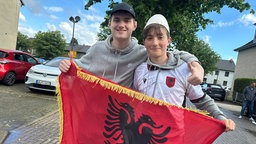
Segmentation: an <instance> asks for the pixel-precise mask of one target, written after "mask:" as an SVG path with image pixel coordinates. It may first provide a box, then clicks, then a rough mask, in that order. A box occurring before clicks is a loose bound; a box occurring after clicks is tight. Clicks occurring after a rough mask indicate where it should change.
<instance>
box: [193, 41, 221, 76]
mask: <svg viewBox="0 0 256 144" xmlns="http://www.w3.org/2000/svg"><path fill="white" fill-rule="evenodd" d="M191 50H192V51H191V53H193V54H196V56H197V58H198V59H199V61H200V62H201V64H202V67H203V68H204V72H205V74H207V73H210V72H213V71H215V70H216V63H217V62H218V61H219V60H220V58H221V57H220V55H219V54H216V53H215V52H214V51H213V50H212V49H211V47H210V46H209V44H207V43H205V42H204V41H203V40H200V39H196V40H195V41H194V45H193V47H191Z"/></svg>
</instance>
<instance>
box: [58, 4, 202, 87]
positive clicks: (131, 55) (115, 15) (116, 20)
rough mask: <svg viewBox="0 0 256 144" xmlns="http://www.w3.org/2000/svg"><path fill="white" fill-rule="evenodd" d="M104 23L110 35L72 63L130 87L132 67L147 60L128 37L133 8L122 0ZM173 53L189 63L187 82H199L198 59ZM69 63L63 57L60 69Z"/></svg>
mask: <svg viewBox="0 0 256 144" xmlns="http://www.w3.org/2000/svg"><path fill="white" fill-rule="evenodd" d="M108 25H109V28H110V30H111V35H109V36H108V37H107V39H106V40H104V41H99V42H97V43H95V44H94V45H92V46H91V47H90V49H89V50H88V51H87V53H86V55H84V56H82V57H81V58H80V59H79V60H78V61H75V63H76V64H77V65H78V66H79V67H81V68H83V69H85V70H87V71H89V72H91V73H93V74H94V75H97V76H100V77H103V78H106V79H109V80H111V81H113V82H116V83H118V84H120V85H122V86H126V87H132V83H133V75H134V70H135V69H136V67H137V66H138V65H139V64H141V63H142V62H144V61H146V59H147V53H146V49H145V48H144V46H143V45H140V44H138V40H137V39H136V38H135V37H132V36H131V35H132V32H133V31H134V30H135V29H136V28H137V21H136V20H135V12H134V10H133V8H132V7H131V6H130V5H128V4H127V3H124V2H123V3H119V4H117V5H115V6H114V8H113V9H112V12H111V17H110V20H109V24H108ZM175 52H176V53H177V54H179V55H180V57H181V58H182V59H183V60H184V61H186V62H193V66H192V64H191V63H190V64H189V66H190V69H191V72H192V76H191V77H190V78H191V80H189V82H190V83H192V84H200V83H201V82H202V78H203V74H204V72H203V71H204V70H203V68H202V67H201V65H200V64H199V63H198V62H197V61H198V59H197V58H196V57H195V56H194V55H191V54H189V53H187V52H181V51H175ZM194 61H195V62H194ZM70 64H71V63H70V61H69V60H64V61H62V62H61V63H60V66H59V69H60V70H61V71H62V72H67V71H68V69H69V68H70Z"/></svg>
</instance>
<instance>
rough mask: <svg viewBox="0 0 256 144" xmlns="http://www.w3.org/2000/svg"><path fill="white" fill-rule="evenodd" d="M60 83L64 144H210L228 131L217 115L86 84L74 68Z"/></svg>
mask: <svg viewBox="0 0 256 144" xmlns="http://www.w3.org/2000/svg"><path fill="white" fill-rule="evenodd" d="M82 73H84V74H88V73H87V72H85V71H83V70H82ZM90 76H93V75H90ZM100 81H102V82H109V81H107V80H103V79H100ZM59 83H60V94H59V96H60V101H61V105H60V106H61V115H62V120H63V121H62V124H63V125H62V131H61V138H60V141H61V143H62V144H124V143H126V144H153V143H155V144H172V143H173V144H191V143H195V144H209V143H212V142H213V141H214V140H215V139H216V138H217V137H218V136H219V135H220V134H221V133H222V132H224V130H225V125H224V123H223V122H221V121H219V120H215V119H213V118H211V117H208V116H205V115H202V114H199V113H196V112H193V111H189V110H186V109H183V108H178V107H176V106H166V105H162V106H160V105H159V104H152V103H149V102H146V101H141V100H138V99H137V98H132V97H131V96H128V95H127V94H123V93H122V92H120V91H118V92H116V91H115V90H111V89H108V88H107V87H106V86H104V85H103V86H102V85H101V83H100V82H99V81H97V82H89V81H87V80H84V79H82V78H80V77H79V76H77V69H76V67H75V66H74V65H72V66H71V69H70V70H69V72H68V73H62V74H61V75H60V77H59ZM110 84H114V83H112V82H110ZM114 85H116V86H118V85H117V84H114ZM122 89H124V90H125V92H128V93H129V92H131V93H132V92H134V91H132V90H130V89H127V88H124V87H121V90H122ZM118 90H120V89H118ZM129 94H130V93H129Z"/></svg>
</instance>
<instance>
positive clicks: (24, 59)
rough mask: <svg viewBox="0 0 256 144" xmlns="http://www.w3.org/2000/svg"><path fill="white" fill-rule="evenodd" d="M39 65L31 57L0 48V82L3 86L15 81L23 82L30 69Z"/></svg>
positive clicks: (20, 52)
mask: <svg viewBox="0 0 256 144" xmlns="http://www.w3.org/2000/svg"><path fill="white" fill-rule="evenodd" d="M36 64H39V62H38V61H37V60H36V58H35V57H33V56H32V55H30V54H28V53H25V52H22V51H17V50H7V49H1V48H0V81H2V83H3V84H5V85H9V86H11V85H13V84H14V83H15V81H16V80H23V81H24V80H25V76H26V73H27V71H28V70H29V69H30V67H32V66H34V65H36Z"/></svg>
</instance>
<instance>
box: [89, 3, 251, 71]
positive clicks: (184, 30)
mask: <svg viewBox="0 0 256 144" xmlns="http://www.w3.org/2000/svg"><path fill="white" fill-rule="evenodd" d="M101 1H102V0H88V2H87V4H86V5H85V9H86V10H88V8H89V7H90V6H92V5H93V4H95V3H100V2H101ZM123 1H124V2H127V3H129V4H130V5H132V6H133V8H134V11H135V12H136V20H137V21H138V27H137V29H136V31H135V32H134V33H133V36H135V37H136V38H137V39H138V40H139V42H140V43H141V42H142V31H143V28H144V26H145V24H146V21H147V20H148V19H149V18H150V17H151V16H152V15H154V14H157V13H159V14H163V15H164V16H165V17H166V19H167V21H168V23H169V25H170V33H171V37H172V39H173V42H172V46H174V47H176V48H177V49H179V50H185V51H188V52H190V53H193V54H195V55H196V56H197V57H198V58H199V60H200V61H201V63H202V65H203V67H204V68H205V69H207V67H209V70H211V69H212V68H213V67H215V64H216V62H217V61H218V59H217V58H220V56H219V55H218V54H216V53H215V52H214V51H212V50H211V48H210V47H209V46H208V45H207V44H205V43H204V42H203V41H200V40H198V38H197V37H196V36H195V35H196V32H198V31H199V30H202V29H205V28H206V26H207V25H208V24H211V23H213V20H211V19H209V18H205V14H207V13H209V12H217V13H219V14H220V13H221V9H222V8H223V7H224V6H227V7H229V8H234V9H236V10H238V11H239V12H243V11H244V10H250V12H251V13H253V14H254V13H255V12H254V10H253V9H251V8H250V4H249V3H247V2H245V1H244V0H214V1H211V0H123ZM116 3H117V2H114V0H109V5H108V7H109V8H110V9H112V8H113V5H114V4H116ZM110 12H111V11H110V10H108V11H106V17H105V21H104V22H102V24H101V32H100V33H99V34H98V39H99V40H103V39H105V38H106V36H107V35H108V34H110V30H109V29H108V21H109V17H110ZM196 44H200V45H201V46H204V47H203V48H202V47H201V48H200V47H199V46H196ZM204 49H207V50H208V51H205V50H204ZM210 54H211V55H212V56H210ZM207 72H208V70H206V71H205V73H207Z"/></svg>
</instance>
